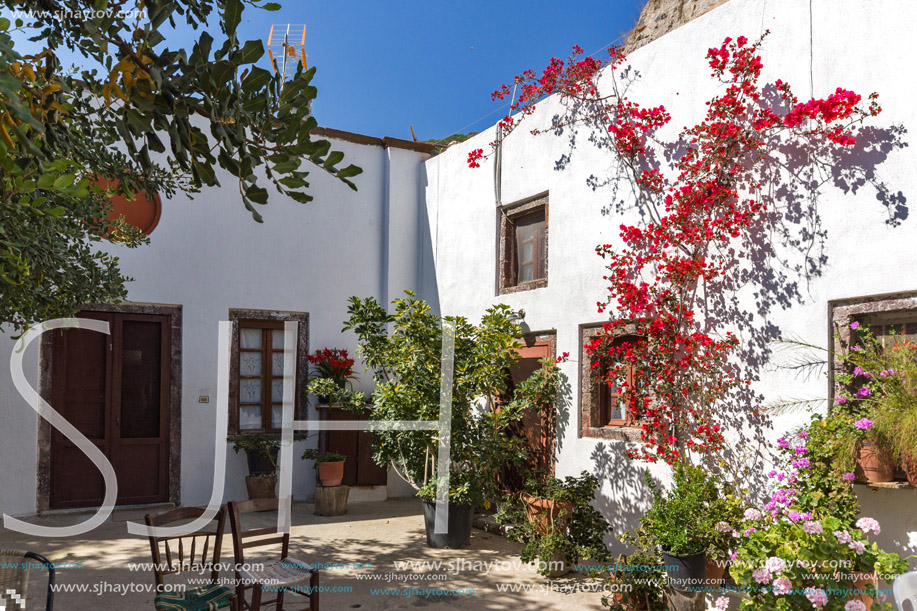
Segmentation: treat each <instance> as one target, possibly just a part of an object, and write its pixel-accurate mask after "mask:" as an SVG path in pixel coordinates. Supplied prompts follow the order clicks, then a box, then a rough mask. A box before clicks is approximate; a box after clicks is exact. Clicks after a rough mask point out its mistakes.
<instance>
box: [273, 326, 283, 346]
mask: <svg viewBox="0 0 917 611" xmlns="http://www.w3.org/2000/svg"><path fill="white" fill-rule="evenodd" d="M271 334H272V337H271V348H272V349H273V350H283V329H274V330H273V331H271Z"/></svg>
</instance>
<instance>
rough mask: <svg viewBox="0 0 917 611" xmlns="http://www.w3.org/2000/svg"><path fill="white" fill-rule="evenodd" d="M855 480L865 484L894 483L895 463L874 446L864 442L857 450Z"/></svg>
mask: <svg viewBox="0 0 917 611" xmlns="http://www.w3.org/2000/svg"><path fill="white" fill-rule="evenodd" d="M856 478H857V481H860V482H865V483H881V482H891V481H894V479H895V463H894V462H893V461H892V459H891V457H890V456H889V455H888V453H887V452H885V451H883V450H881V449H880V448H879V447H878V446H877V445H876V444H874V443H872V442H869V441H864V442H863V443H862V444H860V447H859V448H858V449H857V456H856Z"/></svg>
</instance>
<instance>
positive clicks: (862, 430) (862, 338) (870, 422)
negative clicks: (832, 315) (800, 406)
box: [833, 321, 917, 462]
mask: <svg viewBox="0 0 917 611" xmlns="http://www.w3.org/2000/svg"><path fill="white" fill-rule="evenodd" d="M850 329H851V340H850V343H852V344H853V345H852V346H850V347H849V348H847V349H846V350H842V351H841V352H840V354H839V355H838V358H839V359H840V360H841V362H842V363H843V364H844V370H843V371H842V372H841V373H839V374H837V375H836V376H835V379H836V380H837V381H838V383H839V384H840V385H841V390H840V391H839V392H838V393H837V396H836V397H835V407H834V410H833V411H835V412H837V413H838V414H840V415H841V416H840V417H843V418H845V419H846V420H847V422H849V423H850V427H851V429H850V430H848V431H844V433H845V435H844V437H845V438H846V440H847V442H848V443H847V444H846V445H847V446H850V445H853V444H856V443H860V442H862V441H863V440H864V439H868V440H870V441H873V442H875V443H877V444H879V446H880V447H881V448H882V449H883V450H885V451H887V452H889V453H890V454H891V455H892V457H893V458H894V459H895V460H896V461H902V460H903V461H905V462H907V461H910V460H912V458H914V457H917V344H914V343H913V342H911V341H909V340H897V338H895V337H894V336H895V333H891V334H890V335H888V336H886V337H885V339H886V342H885V343H887V344H890V345H888V346H886V345H884V343H883V342H882V341H881V340H880V339H879V338H877V337H876V336H875V334H874V333H873V332H872V330H871V329H870V328H869V327H868V326H866V325H864V324H860V323H859V322H857V321H854V322H853V323H851V324H850ZM836 336H838V337H839V334H836ZM896 340H897V341H896ZM854 342H855V343H854ZM841 345H842V347H843V343H842V342H841ZM845 450H847V452H849V451H850V448H849V447H848V448H845ZM848 455H849V454H848ZM839 458H840V457H839Z"/></svg>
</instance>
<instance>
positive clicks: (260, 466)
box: [245, 448, 280, 475]
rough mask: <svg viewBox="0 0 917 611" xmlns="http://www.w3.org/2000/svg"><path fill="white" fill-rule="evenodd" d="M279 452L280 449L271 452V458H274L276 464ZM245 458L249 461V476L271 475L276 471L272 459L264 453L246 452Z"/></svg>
mask: <svg viewBox="0 0 917 611" xmlns="http://www.w3.org/2000/svg"><path fill="white" fill-rule="evenodd" d="M279 452H280V448H274V449H273V450H271V457H273V459H274V461H275V462H276V461H277V454H278V453H279ZM245 458H246V459H248V474H249V475H271V474H272V473H274V471H275V469H274V465H273V464H272V463H271V459H270V458H268V457H267V456H265V454H264V452H254V451H252V450H245Z"/></svg>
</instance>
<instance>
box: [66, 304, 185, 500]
mask: <svg viewBox="0 0 917 611" xmlns="http://www.w3.org/2000/svg"><path fill="white" fill-rule="evenodd" d="M80 317H82V318H94V319H98V320H105V321H107V322H108V323H109V330H110V335H104V334H102V333H99V332H97V331H87V330H79V329H67V330H61V331H56V332H55V336H54V349H53V359H54V360H53V364H52V370H53V385H52V387H53V391H52V392H53V394H52V404H53V406H54V408H55V409H57V410H58V411H59V412H60V413H61V414H62V415H63V416H64V417H65V418H67V420H69V421H70V422H71V423H72V424H73V425H74V426H76V427H77V429H79V430H80V431H81V432H82V433H83V434H84V435H86V436H87V437H88V438H89V439H90V440H92V441H93V442H94V443H95V444H96V445H97V446H98V447H99V449H100V450H102V452H103V453H104V454H105V456H106V457H107V458H108V459H109V461H111V463H112V466H113V467H114V470H115V474H116V475H117V478H118V499H117V503H118V504H119V505H130V504H141V503H155V502H163V501H167V500H168V468H169V464H168V460H169V437H168V431H169V387H170V379H169V371H170V363H169V354H170V350H169V326H170V325H169V322H170V321H169V317H168V316H153V315H143V314H116V313H98V312H84V313H82V314H80ZM103 495H104V487H103V483H102V476H101V474H100V473H99V471H98V469H96V468H95V466H94V465H93V464H92V463H91V462H90V461H89V459H88V458H86V456H85V455H84V454H83V453H82V452H80V451H79V450H78V449H77V448H76V447H75V446H74V445H73V444H72V443H71V442H70V441H69V440H67V439H66V438H65V437H64V436H63V435H61V434H60V433H59V432H58V431H57V430H55V431H54V433H53V434H52V446H51V507H52V508H55V509H57V508H60V509H65V508H71V507H93V506H97V505H99V504H100V503H101V502H102V498H103Z"/></svg>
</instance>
